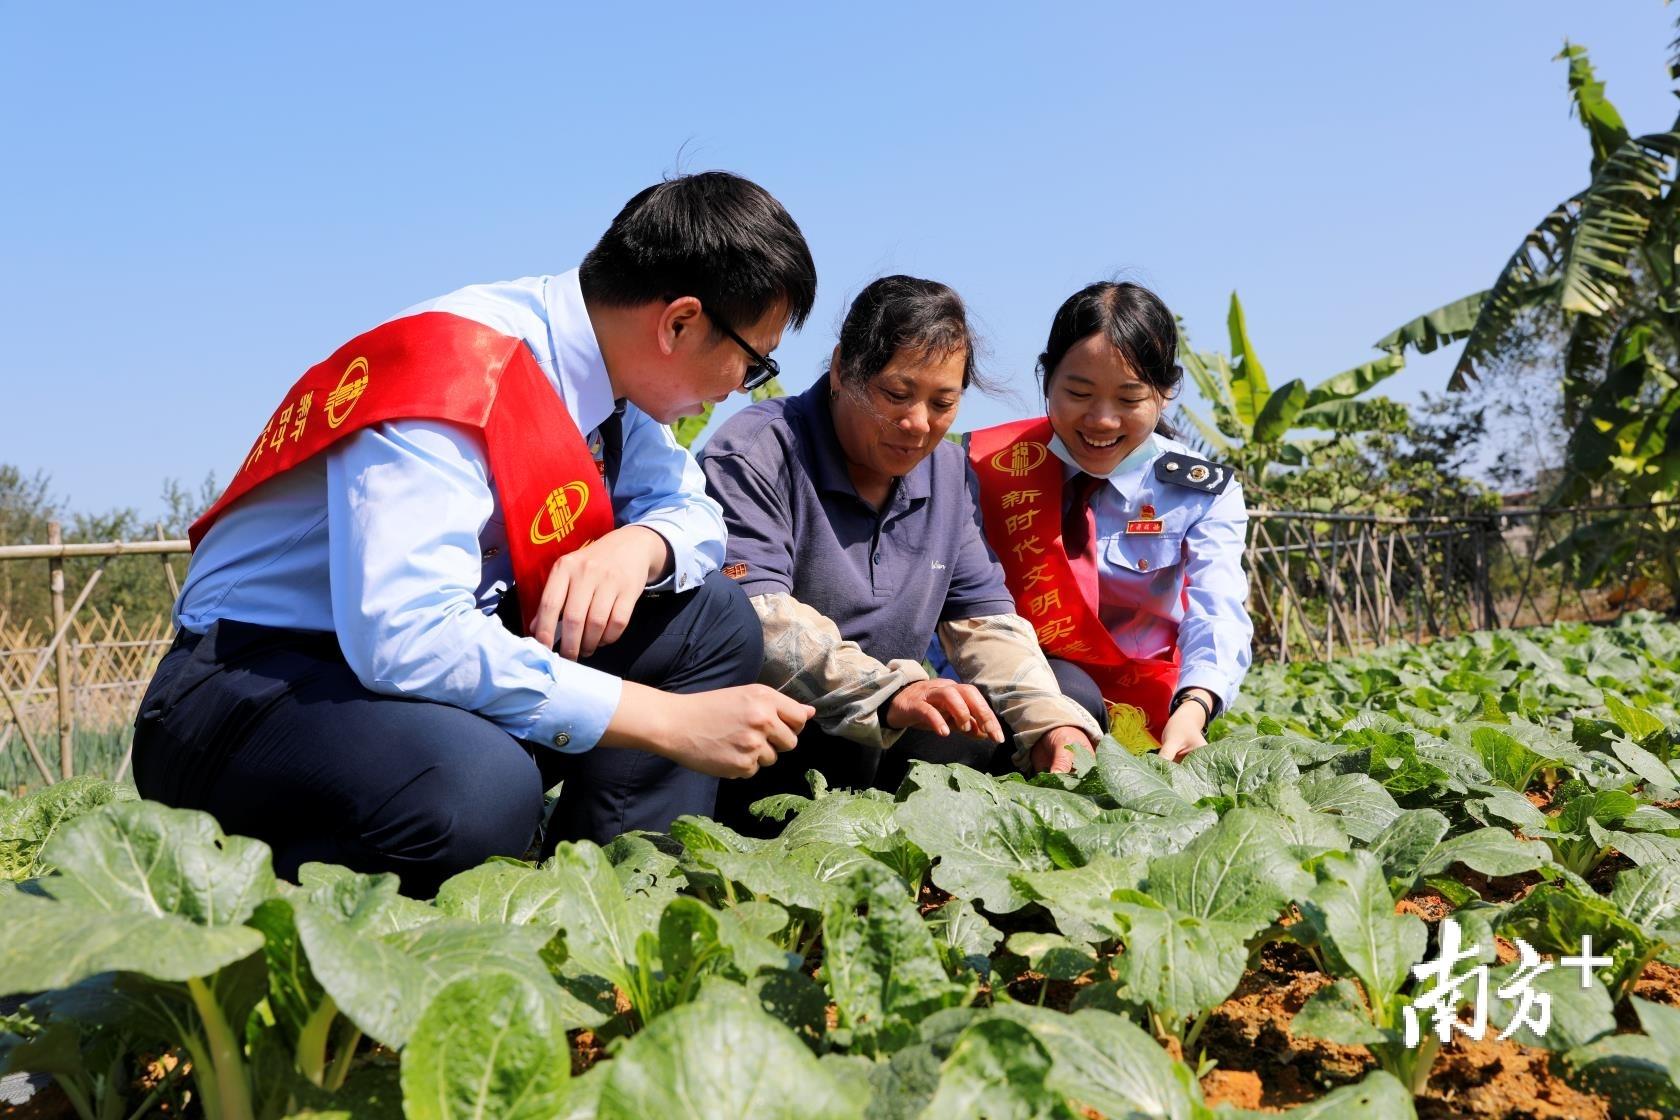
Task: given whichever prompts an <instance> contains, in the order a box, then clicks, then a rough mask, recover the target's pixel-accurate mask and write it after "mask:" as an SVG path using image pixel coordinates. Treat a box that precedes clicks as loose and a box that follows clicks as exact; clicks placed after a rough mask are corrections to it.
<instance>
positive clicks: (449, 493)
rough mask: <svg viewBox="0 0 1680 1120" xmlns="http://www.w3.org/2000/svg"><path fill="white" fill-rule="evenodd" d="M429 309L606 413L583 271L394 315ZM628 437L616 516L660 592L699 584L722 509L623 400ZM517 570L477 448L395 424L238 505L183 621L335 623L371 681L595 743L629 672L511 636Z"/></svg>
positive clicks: (599, 414)
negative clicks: (633, 533) (640, 532)
mask: <svg viewBox="0 0 1680 1120" xmlns="http://www.w3.org/2000/svg"><path fill="white" fill-rule="evenodd" d="M422 311H447V312H451V313H453V314H456V315H460V316H462V317H463V318H467V319H472V320H474V321H476V322H479V323H482V324H484V325H485V326H488V327H491V328H493V329H495V330H498V331H500V332H502V333H503V334H507V335H511V336H513V337H516V338H520V339H523V340H524V341H525V343H526V345H528V346H529V347H530V348H531V353H532V354H533V355H535V357H536V359H537V364H538V365H539V366H541V367H542V371H543V373H544V374H545V375H547V377H548V379H549V382H550V383H551V384H552V385H553V386H554V389H555V392H557V393H559V394H560V397H561V399H562V400H564V401H565V403H566V407H567V409H568V410H569V411H570V412H571V415H572V418H573V420H574V421H575V422H576V423H577V426H578V429H579V430H580V431H582V432H584V433H586V435H592V434H593V432H594V429H595V428H597V427H599V426H600V424H601V423H602V422H603V421H605V420H606V419H607V418H608V417H609V416H610V415H611V414H612V412H613V408H614V401H613V396H612V388H611V385H610V383H609V382H608V380H607V369H606V363H605V362H604V360H603V359H602V357H601V348H600V345H599V344H598V343H597V341H596V338H595V331H594V328H593V327H592V326H591V325H590V322H589V315H588V313H587V311H586V309H585V307H584V303H583V293H582V290H581V289H580V288H579V287H578V279H577V272H576V271H575V270H573V271H571V272H567V273H563V274H561V275H559V276H537V277H530V278H527V279H524V280H513V281H508V282H506V283H499V284H481V285H475V286H473V287H468V288H462V289H460V290H459V291H456V292H452V293H450V294H449V295H446V296H442V297H440V298H438V299H434V300H428V301H427V302H425V303H421V304H417V305H416V306H414V307H411V308H409V309H408V310H406V311H404V312H402V314H401V315H399V316H396V318H402V317H403V316H407V315H415V314H419V313H420V312H422ZM623 436H624V443H623V449H624V450H623V456H622V458H621V460H620V465H619V469H618V476H617V478H616V479H615V482H614V486H613V491H612V501H613V511H614V514H615V517H616V520H617V523H618V524H619V525H629V524H636V525H644V526H647V527H648V528H650V529H653V530H655V531H656V532H658V533H659V534H660V535H661V536H663V537H664V538H665V540H666V541H667V542H669V544H670V546H671V555H672V561H673V564H672V571H671V574H670V576H669V577H668V578H667V579H666V580H664V581H662V582H661V583H659V584H657V585H655V587H654V588H653V590H665V589H674V590H677V591H685V590H688V589H690V588H693V587H698V586H699V585H700V582H701V581H702V580H703V579H704V578H705V577H706V575H707V573H709V572H711V571H712V570H713V569H715V568H717V567H718V565H719V564H721V563H722V562H723V549H724V527H723V512H722V510H721V509H720V508H719V507H718V505H717V503H716V502H714V501H712V499H711V498H709V497H707V496H706V483H705V478H704V476H702V475H701V473H700V468H699V466H698V465H696V463H695V461H694V458H693V456H691V455H690V454H689V453H688V452H687V451H686V450H684V449H683V448H682V447H681V446H680V445H678V443H677V442H676V440H675V439H674V438H673V437H672V435H671V431H670V429H669V428H667V427H665V426H664V425H662V424H659V423H657V422H655V421H654V420H653V419H652V418H651V417H649V416H648V415H647V414H646V413H644V412H641V411H640V410H638V409H637V408H636V407H635V406H634V405H628V404H627V405H626V406H625V409H624V418H623ZM512 580H513V568H512V565H511V563H510V561H509V558H508V550H507V531H506V529H505V527H504V525H503V520H502V510H501V505H500V502H499V501H498V500H497V497H496V489H495V486H494V480H493V479H492V478H491V475H490V468H489V463H488V459H487V457H486V454H485V450H484V446H483V443H482V441H481V440H480V439H479V437H478V436H477V435H476V434H475V433H473V432H470V431H468V430H466V429H464V428H460V427H457V426H455V425H453V424H447V423H441V422H435V421H424V420H402V421H393V422H390V423H385V424H378V425H373V426H370V427H368V428H364V429H362V430H361V431H359V432H357V433H355V434H354V435H351V436H348V437H346V438H345V439H343V440H341V441H339V442H338V443H336V444H334V445H333V446H332V447H331V448H329V449H328V450H327V451H326V452H325V453H324V454H321V455H317V456H316V457H315V458H313V459H311V460H309V461H307V462H304V463H301V464H299V465H298V466H296V467H294V468H292V469H291V470H290V471H287V472H286V473H285V474H283V475H281V476H279V477H278V478H275V479H272V480H270V481H269V482H267V483H265V484H264V485H262V486H260V487H258V488H257V489H256V490H253V491H252V492H251V493H250V494H248V495H246V496H245V497H244V498H243V499H241V500H240V501H238V502H236V503H234V505H233V506H232V507H231V508H229V509H228V510H227V512H226V513H224V514H223V515H222V517H221V519H220V520H218V521H217V522H216V524H215V526H214V527H213V528H212V529H211V530H210V531H209V533H207V534H205V537H204V540H203V541H202V542H201V543H200V544H199V547H198V549H197V551H196V552H194V553H193V558H192V565H191V567H190V568H189V570H188V572H187V582H186V585H185V586H184V587H182V589H181V597H180V599H179V600H177V601H176V604H175V621H176V623H177V625H180V626H182V627H184V628H186V629H188V630H191V631H193V632H195V633H203V632H204V631H205V630H207V629H208V628H209V627H210V624H211V623H212V622H215V621H217V620H218V619H223V618H228V619H237V620H239V621H242V622H251V623H257V624H259V625H264V626H277V627H286V628H289V629H296V630H322V631H334V632H336V633H337V634H338V642H339V646H340V648H341V649H342V650H343V651H344V656H345V659H346V660H347V661H348V662H349V664H350V667H351V668H352V669H353V670H354V671H355V673H356V676H357V678H358V679H359V680H360V681H361V682H362V684H363V685H365V686H366V687H367V688H368V689H370V690H371V691H374V692H378V693H384V694H387V695H392V696H412V697H419V698H422V699H426V700H435V701H439V702H441V703H445V704H452V705H454V706H455V707H458V708H465V709H467V710H468V711H472V712H477V713H478V714H479V715H481V716H483V717H485V718H486V719H488V720H490V721H492V722H493V723H495V724H496V725H497V726H499V727H501V728H502V729H503V730H505V731H507V732H508V734H510V735H513V736H516V737H517V738H520V739H526V740H530V741H532V742H536V743H541V744H544V745H549V746H554V747H557V748H559V749H562V750H566V751H583V750H587V749H589V748H590V747H593V746H594V745H595V744H596V743H597V742H598V741H599V740H600V738H601V735H602V733H603V732H604V731H605V730H606V726H607V723H608V721H609V720H610V719H611V718H612V715H613V712H614V711H615V710H616V709H617V707H618V701H619V696H620V692H621V688H622V682H621V681H620V680H619V679H618V678H617V677H614V676H611V675H609V674H607V673H602V672H599V671H598V670H595V669H590V668H588V667H586V666H583V665H579V664H577V663H575V662H571V661H567V660H565V659H564V658H562V657H560V656H559V655H558V654H556V653H554V652H553V651H552V650H549V649H547V648H545V647H544V646H543V645H542V644H541V643H539V642H537V641H536V640H535V639H532V638H519V637H515V636H514V635H513V634H511V633H509V632H508V631H507V630H506V629H505V628H503V626H502V624H501V623H500V622H499V621H498V620H497V619H496V618H495V617H494V615H495V610H496V606H497V604H498V603H499V602H500V601H501V598H502V595H503V594H504V593H505V592H506V591H507V589H508V587H509V586H510V585H511V584H512ZM521 590H522V591H524V592H525V593H527V594H532V595H539V594H541V589H540V588H533V589H529V590H527V589H521Z"/></svg>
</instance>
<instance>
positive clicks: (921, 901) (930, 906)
mask: <svg viewBox="0 0 1680 1120" xmlns="http://www.w3.org/2000/svg"><path fill="white" fill-rule="evenodd" d="M951 897H952V896H951V894H950V892H949V891H945V890H942V889H940V888H939V887H936V886H934V885H933V884H932V883H931V882H928V883H923V884H922V893H921V896H920V897H919V898H917V899H916V909H917V910H919V911H920V912H921V915H922V917H924V918H925V917H927V916H928V914H930V913H931V912H933V911H935V910H937V909H939V908H940V907H941V906H943V905H945V904H946V903H947V902H949V901H951Z"/></svg>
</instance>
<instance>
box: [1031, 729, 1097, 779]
mask: <svg viewBox="0 0 1680 1120" xmlns="http://www.w3.org/2000/svg"><path fill="white" fill-rule="evenodd" d="M1075 748H1079V749H1082V750H1085V751H1089V752H1092V753H1095V751H1096V748H1095V747H1094V746H1092V745H1091V739H1090V736H1088V735H1086V734H1085V732H1083V731H1081V730H1080V729H1079V728H1077V727H1052V728H1051V729H1050V730H1048V731H1046V732H1045V733H1044V734H1043V735H1040V736H1039V737H1038V742H1036V743H1034V744H1033V747H1032V750H1031V752H1029V754H1028V756H1027V761H1028V762H1029V763H1030V764H1031V765H1032V771H1033V773H1035V774H1045V773H1049V774H1071V773H1073V752H1074V749H1075Z"/></svg>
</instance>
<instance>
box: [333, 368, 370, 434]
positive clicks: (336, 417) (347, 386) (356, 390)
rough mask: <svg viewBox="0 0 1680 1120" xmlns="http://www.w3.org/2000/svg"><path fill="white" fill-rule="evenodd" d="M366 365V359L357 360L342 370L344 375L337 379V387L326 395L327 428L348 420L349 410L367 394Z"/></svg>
mask: <svg viewBox="0 0 1680 1120" xmlns="http://www.w3.org/2000/svg"><path fill="white" fill-rule="evenodd" d="M367 387H368V364H367V359H366V358H357V359H356V360H355V361H353V362H351V363H350V364H349V365H348V366H346V367H345V368H344V375H343V376H342V377H340V378H339V379H338V385H337V386H335V387H334V389H333V391H332V392H330V393H328V394H327V426H328V427H329V428H336V427H338V426H339V425H340V424H342V423H344V422H345V421H346V420H348V419H350V410H351V409H353V408H355V407H356V402H357V401H359V400H361V399H362V394H363V393H365V392H367Z"/></svg>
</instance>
